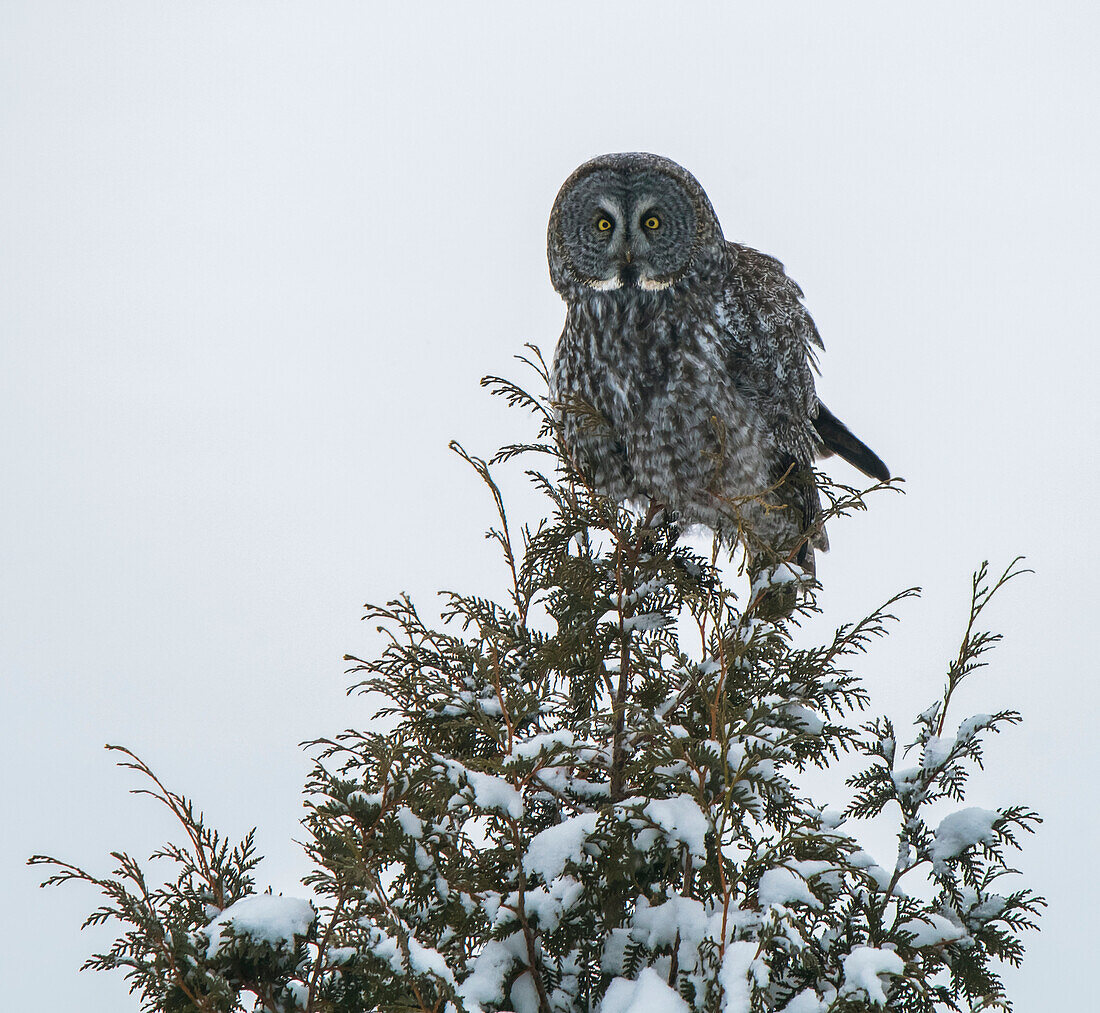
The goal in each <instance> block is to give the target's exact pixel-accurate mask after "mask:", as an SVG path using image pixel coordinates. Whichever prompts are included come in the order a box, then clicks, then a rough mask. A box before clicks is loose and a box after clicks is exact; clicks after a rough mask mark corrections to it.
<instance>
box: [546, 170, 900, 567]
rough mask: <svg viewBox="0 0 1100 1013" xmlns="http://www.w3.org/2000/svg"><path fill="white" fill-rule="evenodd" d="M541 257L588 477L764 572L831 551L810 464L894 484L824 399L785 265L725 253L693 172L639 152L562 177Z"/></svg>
mask: <svg viewBox="0 0 1100 1013" xmlns="http://www.w3.org/2000/svg"><path fill="white" fill-rule="evenodd" d="M547 255H548V259H549V262H550V277H551V280H552V281H553V283H554V288H555V289H557V291H558V293H559V294H560V295H561V296H562V298H563V299H564V300H565V302H566V305H567V307H568V311H567V316H566V321H565V329H564V330H563V331H562V335H561V338H560V340H559V342H558V346H557V350H556V352H555V354H554V361H553V366H552V370H551V397H552V399H553V400H554V401H555V402H556V404H557V405H558V410H559V416H560V418H561V421H562V424H563V432H564V436H565V443H566V447H567V449H568V451H569V452H570V454H571V456H572V457H573V459H574V462H575V463H576V465H577V467H578V469H579V470H580V471H581V473H582V474H583V475H585V476H586V477H587V478H588V480H589V481H590V482H591V483H592V485H593V487H594V488H595V489H596V490H597V491H599V492H600V493H602V494H604V495H607V496H610V497H612V498H614V499H617V500H619V501H624V500H632V501H640V502H647V503H649V504H650V505H651V506H654V507H657V506H661V507H664V508H666V509H667V510H670V511H672V512H673V513H674V515H676V516H677V517H678V518H679V520H680V521H681V522H683V523H687V524H696V523H697V524H703V525H706V526H707V527H710V528H712V529H714V530H715V531H717V532H719V533H721V534H722V535H723V536H725V537H727V538H728V539H730V540H733V539H738V538H739V539H740V540H741V541H742V542H743V543H744V545H745V548H746V550H747V551H748V553H749V558H750V568H752V569H760V568H761V567H762V566H763V565H765V564H767V563H769V562H773V561H778V560H780V559H784V560H786V559H789V560H793V561H794V562H796V563H797V564H798V565H799V566H801V567H802V568H803V569H804V570H806V571H807V572H808V573H811V574H812V573H813V572H814V552H813V550H814V548H815V547H816V548H819V549H826V548H827V547H828V542H827V540H826V537H825V530H824V526H823V524H822V521H821V497H820V493H819V491H818V488H817V485H816V483H815V480H814V477H813V470H812V462H813V460H814V458H815V456H828V455H829V454H832V453H836V454H839V455H840V456H841V457H843V458H844V459H845V460H846V461H849V462H850V463H851V464H853V465H855V467H857V468H858V469H860V471H862V472H864V473H865V474H867V475H869V476H870V477H872V478H875V479H879V480H882V481H885V480H887V479H888V478H889V477H890V475H889V472H888V471H887V468H886V465H884V464H883V463H882V461H881V460H879V458H878V457H877V456H876V455H875V454H874V453H873V452H872V451H871V450H870V449H869V448H868V447H866V446H865V445H864V444H863V443H861V442H860V441H859V440H858V439H857V438H856V437H855V436H853V435H852V433H851V432H850V431H849V430H848V428H847V427H846V426H845V425H844V424H843V423H842V422H841V421H840V420H839V419H837V417H836V416H835V415H833V413H832V412H830V411H829V409H828V408H826V407H825V405H823V404H821V402H820V401H818V399H817V395H816V394H815V392H814V381H813V375H812V373H811V366H812V365H813V364H814V352H813V346H814V345H817V346H818V347H822V345H821V338H820V337H819V335H818V333H817V328H816V327H815V326H814V322H813V320H812V319H811V318H810V315H809V313H807V312H806V309H805V307H804V306H803V305H802V301H801V300H802V290H801V289H800V288H799V287H798V285H796V284H795V283H794V282H793V281H792V280H791V279H790V278H788V277H787V275H786V274H785V273H784V271H783V265H782V264H781V263H780V262H779V261H778V260H775V259H774V258H772V257H769V256H767V255H765V254H763V253H758V252H757V251H756V250H752V249H750V248H749V247H747V246H741V245H740V244H738V243H731V242H727V241H726V240H725V239H724V238H723V236H722V228H721V226H720V225H719V224H718V219H717V217H716V216H715V214H714V209H713V208H712V207H711V204H710V201H709V200H708V199H707V195H706V193H705V192H704V191H703V188H702V187H701V186H700V185H699V183H698V181H697V180H696V179H695V177H694V176H692V175H691V173H689V172H688V171H687V170H686V169H684V168H682V167H681V166H679V165H677V164H676V163H675V162H673V161H670V160H669V159H667V158H662V157H660V156H658V155H650V154H644V153H627V154H614V155H601V156H600V157H598V158H594V159H592V160H591V161H589V162H586V163H585V164H584V165H582V166H581V167H580V168H579V169H577V170H576V171H575V172H574V173H573V174H572V175H571V176H570V177H569V179H567V180H566V181H565V183H564V185H563V186H562V188H561V190H560V192H559V193H558V196H557V200H556V201H555V202H554V208H553V211H552V212H551V214H550V226H549V229H548V237H547Z"/></svg>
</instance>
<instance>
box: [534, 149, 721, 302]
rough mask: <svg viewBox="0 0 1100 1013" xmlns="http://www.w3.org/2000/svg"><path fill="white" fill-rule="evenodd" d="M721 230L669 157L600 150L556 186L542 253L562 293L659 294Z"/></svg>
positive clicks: (689, 178) (693, 183)
mask: <svg viewBox="0 0 1100 1013" xmlns="http://www.w3.org/2000/svg"><path fill="white" fill-rule="evenodd" d="M721 242H722V229H721V226H720V225H719V224H718V219H717V218H716V217H715V215H714V209H713V208H712V207H711V205H710V201H709V200H708V199H707V195H706V193H705V192H704V191H703V188H702V187H701V186H700V185H699V181H698V180H697V179H696V178H695V177H694V176H693V175H692V174H691V173H690V172H688V171H687V170H686V169H685V168H683V167H682V166H680V165H677V164H676V163H675V162H673V161H672V160H671V159H668V158H662V157H661V156H660V155H650V154H646V153H644V152H628V153H625V154H616V155H600V156H599V157H598V158H593V159H592V160H591V161H589V162H585V163H584V165H582V166H581V167H580V168H579V169H577V170H576V171H575V172H574V173H573V175H571V176H570V177H569V178H568V179H567V180H566V181H565V183H564V184H563V185H562V188H561V190H559V191H558V197H557V200H555V201H554V209H553V210H552V211H551V212H550V227H549V229H548V231H547V244H546V245H547V259H548V260H549V262H550V278H551V280H552V281H553V283H554V288H556V289H557V290H558V292H559V293H560V294H561V295H562V296H563V297H565V298H566V299H569V298H575V297H576V296H578V295H581V294H583V293H584V292H585V290H588V291H589V292H621V293H624V294H628V293H637V292H640V291H642V292H644V291H649V292H659V291H662V290H665V289H668V288H671V287H672V286H673V285H674V284H675V283H676V282H677V281H679V280H680V279H681V278H683V277H684V275H685V274H686V273H687V272H688V270H689V269H690V268H691V267H692V265H693V264H694V263H695V261H696V259H697V258H698V257H699V255H700V254H701V253H702V252H704V251H708V250H713V249H715V248H717V247H719V246H720V245H721Z"/></svg>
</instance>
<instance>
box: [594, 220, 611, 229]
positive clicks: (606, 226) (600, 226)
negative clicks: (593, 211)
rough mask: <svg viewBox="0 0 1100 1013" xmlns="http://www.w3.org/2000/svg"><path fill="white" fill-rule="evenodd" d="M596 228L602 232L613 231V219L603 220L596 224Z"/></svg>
mask: <svg viewBox="0 0 1100 1013" xmlns="http://www.w3.org/2000/svg"><path fill="white" fill-rule="evenodd" d="M596 228H597V229H599V230H600V231H601V232H610V231H611V219H610V218H601V219H600V220H599V221H598V222H596Z"/></svg>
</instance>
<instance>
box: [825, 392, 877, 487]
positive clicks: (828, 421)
mask: <svg viewBox="0 0 1100 1013" xmlns="http://www.w3.org/2000/svg"><path fill="white" fill-rule="evenodd" d="M814 428H815V429H816V430H817V434H818V436H820V437H821V442H822V443H824V444H825V450H826V453H825V454H824V455H823V456H825V457H828V456H829V454H839V455H840V456H841V457H843V458H844V460H845V461H847V462H848V463H849V464H850V465H852V466H853V467H855V468H859V470H860V471H862V472H863V474H864V475H867V476H868V477H869V478H874V479H877V480H878V481H880V482H888V481H889V480H890V469H889V468H887V467H886V465H885V464H883V463H882V459H881V458H880V457H879V456H878V454H876V453H875V452H874V451H873V450H872V449H871V448H870V447H869V446H867V444H866V443H864V442H863V441H862V440H860V439H859V438H858V437H857V436H855V435H854V434H853V433H852V431H851V430H850V429H849V428H848V427H847V426H846V425H845V424H844V423H843V422H841V421H840V419H838V418H837V417H836V416H835V415H834V414H833V413H832V412H831V411H829V409H828V408H826V407H825V406H824V405H819V408H818V413H817V418H816V419H814Z"/></svg>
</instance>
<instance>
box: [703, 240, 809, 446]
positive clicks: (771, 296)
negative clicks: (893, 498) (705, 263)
mask: <svg viewBox="0 0 1100 1013" xmlns="http://www.w3.org/2000/svg"><path fill="white" fill-rule="evenodd" d="M726 247H727V253H728V257H729V270H728V273H727V275H726V280H725V284H724V286H723V292H722V295H721V301H722V305H721V314H720V316H721V317H722V318H723V319H722V320H721V322H722V324H723V325H724V326H723V329H724V331H725V344H726V347H727V355H726V362H727V367H728V369H729V372H730V378H731V379H732V380H733V382H734V384H735V385H736V386H737V388H738V389H739V390H741V391H743V392H744V393H746V394H747V395H748V396H749V397H751V398H752V400H753V402H754V403H755V404H756V406H757V408H758V409H759V411H760V413H761V415H762V416H763V418H764V419H765V421H766V422H767V425H768V427H769V429H770V430H771V432H772V434H773V436H774V438H775V439H776V442H777V444H778V447H779V449H780V451H782V452H784V453H785V454H789V455H790V456H791V457H792V458H793V459H794V460H795V461H797V462H799V463H801V464H807V463H809V462H810V461H812V460H813V458H814V456H815V451H816V450H817V448H818V446H819V441H820V437H819V436H818V434H817V432H816V430H815V429H814V419H815V418H816V416H817V412H818V401H817V394H816V393H815V392H814V379H813V369H814V368H815V367H816V361H815V354H814V349H815V348H822V347H824V346H823V345H822V343H821V336H820V335H819V334H818V332H817V327H816V325H815V324H814V322H813V319H812V318H811V317H810V314H809V313H808V312H807V311H806V307H805V306H803V305H802V289H800V288H799V287H798V285H797V284H796V283H795V282H794V281H793V280H792V279H790V278H788V277H787V274H786V272H785V271H784V270H783V265H782V264H781V263H780V262H779V261H778V260H776V259H775V258H774V257H769V256H767V255H766V254H763V253H760V252H759V251H757V250H753V249H751V248H750V247H748V246H742V245H740V244H739V243H726Z"/></svg>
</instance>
